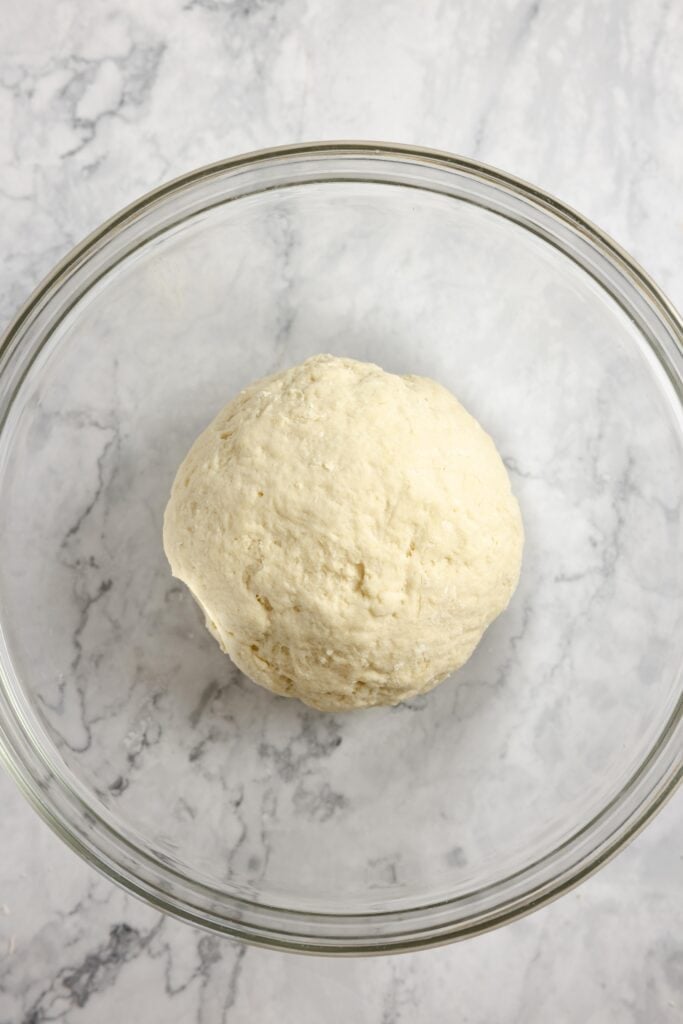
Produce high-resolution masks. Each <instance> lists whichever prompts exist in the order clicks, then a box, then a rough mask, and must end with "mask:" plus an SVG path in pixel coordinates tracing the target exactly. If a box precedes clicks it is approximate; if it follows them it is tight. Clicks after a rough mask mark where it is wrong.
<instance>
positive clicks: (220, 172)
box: [0, 141, 683, 955]
mask: <svg viewBox="0 0 683 1024" xmlns="http://www.w3.org/2000/svg"><path fill="white" fill-rule="evenodd" d="M305 157H311V158H317V159H326V160H330V161H333V160H334V159H335V158H341V157H355V158H358V159H360V160H362V159H364V158H366V159H368V160H375V161H377V160H379V161H382V160H383V159H385V160H387V161H397V162H398V163H403V164H408V165H409V164H417V165H421V166H423V167H428V168H431V169H432V170H434V169H435V168H438V169H440V170H442V171H444V170H445V171H451V172H457V173H460V174H462V175H465V176H468V177H469V178H472V179H474V180H476V181H478V182H483V183H485V184H487V185H488V186H489V187H493V189H497V190H499V191H501V192H504V193H506V194H507V195H512V196H514V197H516V198H518V199H521V200H522V201H523V202H525V203H527V204H529V205H531V206H532V207H534V208H535V209H536V210H540V211H541V212H544V213H546V214H550V215H551V216H552V217H553V218H554V219H555V220H557V221H559V222H560V223H561V224H562V225H563V226H564V227H566V228H569V230H570V232H572V233H573V234H574V235H578V236H579V237H580V238H581V239H582V240H583V241H584V242H586V243H588V245H589V247H590V248H591V249H592V250H597V252H598V253H599V254H601V255H602V256H603V257H604V258H606V260H607V262H608V263H609V264H611V265H612V266H613V267H615V268H616V269H617V270H618V271H619V272H620V273H621V274H622V275H623V276H624V277H625V278H626V279H627V280H628V281H629V282H630V284H631V285H632V286H633V287H634V288H635V290H636V291H637V293H638V294H639V296H640V297H641V298H642V299H644V301H645V303H646V305H647V306H648V307H649V308H650V309H651V310H654V312H655V313H656V314H657V316H658V318H659V319H660V320H661V321H662V322H663V323H664V324H665V325H667V327H668V330H669V332H670V335H671V337H672V338H673V340H674V345H675V351H676V354H677V357H678V356H679V355H683V320H682V319H681V317H680V315H679V314H678V312H677V311H676V309H675V308H674V306H673V305H672V303H671V302H670V301H669V300H668V299H667V298H666V296H665V295H664V294H663V293H662V291H661V290H660V289H659V288H658V286H657V285H656V284H655V283H654V282H653V281H652V279H651V278H650V277H649V275H648V274H647V273H646V272H645V271H644V270H643V269H642V268H641V267H640V266H639V264H638V263H637V262H636V261H635V260H633V259H632V257H631V256H630V255H629V254H628V253H627V252H626V251H625V250H624V249H622V248H621V246H619V245H618V244H617V243H616V242H615V241H614V240H613V239H612V238H611V237H610V236H609V235H607V234H606V233H605V232H603V231H602V230H601V229H599V228H598V227H596V226H595V225H594V224H593V223H592V222H591V221H589V220H588V219H586V218H585V217H583V216H582V215H581V214H579V213H577V212H576V211H575V210H573V209H572V208H571V207H569V206H568V205H566V204H565V203H563V202H561V201H560V200H558V199H556V198H555V197H553V196H552V195H550V194H548V193H546V192H545V191H543V190H541V189H539V188H537V187H536V186H535V185H532V184H530V183H528V182H525V181H524V180H523V179H520V178H517V177H515V176H513V175H510V174H508V173H506V172H504V171H501V170H498V169H496V168H494V167H491V166H489V165H487V164H483V163H481V162H479V161H477V160H473V159H470V158H466V157H460V156H456V155H453V154H450V153H447V152H443V151H440V150H434V149H427V148H423V147H418V146H411V145H398V144H392V143H385V142H369V141H357V142H354V141H325V142H309V143H298V144H295V145H288V146H278V147H273V148H267V149H260V150H256V151H254V152H250V153H246V154H243V155H239V156H235V157H231V158H228V159H225V160H220V161H217V162H215V163H211V164H208V165H206V166H203V167H199V168H197V169H196V170H194V171H190V172H188V173H186V174H183V175H180V176H178V177H176V178H174V179H172V180H171V181H170V182H168V183H165V184H162V185H160V186H158V187H157V188H155V189H152V190H151V191H149V192H147V193H145V194H144V195H143V196H141V197H140V198H138V199H136V200H135V201H134V202H132V203H130V204H129V205H128V206H126V207H124V208H123V209H122V210H120V211H119V212H118V213H116V214H114V216H112V217H110V218H109V219H108V220H106V221H105V222H104V223H103V224H102V225H100V226H99V227H98V228H96V229H95V230H94V231H93V232H91V233H90V234H89V235H88V236H87V237H86V238H85V239H84V240H83V241H82V242H80V243H79V244H78V245H76V246H75V247H74V248H73V249H71V251H70V252H68V253H67V254H66V255H65V257H64V258H63V259H62V260H61V261H59V262H58V263H57V264H56V265H55V267H54V268H53V269H52V270H51V271H50V273H49V274H48V275H47V276H46V277H45V278H44V279H43V280H42V282H41V283H40V284H39V285H38V286H37V287H36V288H35V290H34V291H33V292H32V294H31V295H30V296H29V298H28V299H27V301H26V302H25V303H24V305H23V306H22V307H21V308H20V310H19V311H18V313H17V314H16V316H15V317H14V319H13V320H12V321H11V322H10V324H9V326H8V327H7V329H6V331H5V332H4V334H3V335H2V338H1V339H0V376H1V375H2V373H3V370H4V368H5V366H6V365H7V361H8V359H9V357H10V356H11V354H12V352H13V350H14V346H15V344H16V343H19V344H20V342H21V333H22V331H23V329H24V327H25V325H26V324H28V323H29V322H30V321H31V319H32V318H33V317H34V315H35V314H36V312H37V311H38V310H40V309H42V308H45V307H46V306H47V304H48V303H49V301H50V300H51V298H52V297H53V296H54V294H55V293H57V292H58V291H59V288H60V286H61V285H62V284H63V283H64V282H65V281H66V280H68V278H69V276H70V275H71V274H72V272H73V271H74V270H75V268H77V267H78V266H80V265H81V263H82V261H83V260H84V259H86V258H87V257H88V256H89V255H91V254H92V253H93V251H94V250H96V249H101V247H102V246H103V244H106V242H107V241H108V240H110V239H112V238H113V237H115V236H116V234H117V233H118V232H119V231H120V230H121V229H123V227H124V226H125V225H128V224H130V223H131V222H133V221H134V220H135V219H136V218H137V217H138V216H140V215H141V214H143V213H145V212H147V211H148V210H149V209H150V208H151V207H152V206H158V205H159V204H161V203H163V202H164V201H165V200H168V199H170V198H171V197H173V196H175V195H177V194H179V193H181V192H183V191H186V190H190V189H192V188H193V187H194V186H196V185H197V184H198V183H200V182H203V181H205V180H207V179H209V178H211V177H218V178H222V177H224V176H226V175H230V174H232V173H234V172H240V171H244V170H247V169H253V168H256V167H258V166H259V165H264V164H268V163H273V162H277V163H279V164H282V165H286V164H287V162H288V161H297V160H300V159H301V158H305ZM323 180H328V181H329V180H340V179H339V177H336V178H335V179H330V178H326V179H323ZM254 191H255V192H259V191H261V190H259V189H255V190H254ZM565 255H567V254H565ZM584 269H585V268H584ZM614 297H615V296H612V298H614ZM652 347H653V348H654V346H652ZM655 354H656V356H657V359H658V362H659V363H660V365H661V366H663V368H664V369H665V370H666V372H667V374H668V375H669V377H670V378H671V379H672V381H673V383H674V385H675V387H676V390H677V392H678V395H679V398H681V397H683V374H681V373H679V372H678V370H676V371H675V374H674V376H672V370H671V367H670V366H669V365H668V364H667V363H666V362H665V361H663V360H662V358H661V354H660V353H659V352H657V351H656V350H655ZM20 386H21V383H20V382H19V383H18V384H17V388H16V389H15V393H16V390H17V389H18V388H19V387H20ZM0 429H2V424H1V423H0ZM682 726H683V697H682V696H680V695H679V699H678V701H677V703H676V706H675V707H674V708H673V711H672V714H671V716H670V718H669V720H668V722H667V724H666V726H665V727H664V729H663V730H662V731H661V733H660V735H659V737H658V739H657V741H656V742H655V744H654V745H653V746H652V748H651V750H650V751H649V753H648V755H647V757H646V758H645V760H644V761H643V762H642V763H641V764H640V765H639V766H638V768H637V770H636V771H635V772H634V774H633V775H632V776H631V777H630V779H629V780H628V782H627V783H626V784H625V785H624V787H623V788H622V790H621V791H620V793H619V794H618V795H617V796H616V797H614V799H613V800H611V801H609V802H608V803H607V804H606V805H605V806H604V807H602V808H601V809H600V811H599V812H598V813H597V814H596V815H594V816H593V818H591V820H590V821H589V822H587V823H585V824H584V825H583V826H582V827H581V828H580V829H579V830H578V831H576V832H574V833H573V834H572V836H571V837H569V839H567V840H566V842H565V843H562V844H561V845H560V846H559V847H556V848H555V849H553V850H552V851H551V852H550V853H548V854H544V855H543V857H542V858H540V860H539V861H538V862H537V864H538V863H543V862H549V861H551V860H552V859H553V858H555V857H556V855H557V854H558V852H560V851H561V850H562V849H563V848H564V847H569V845H570V844H572V843H575V842H576V841H577V840H578V839H580V837H581V834H582V833H586V832H588V831H590V829H591V828H592V827H593V826H594V825H595V822H596V821H597V820H601V819H603V818H604V817H605V815H606V814H607V813H608V812H609V810H610V808H611V807H612V805H613V804H616V802H617V801H619V800H620V799H621V798H622V796H623V794H624V793H625V792H626V790H627V789H629V787H630V791H632V789H633V786H634V784H635V783H638V782H642V781H643V779H644V778H645V777H646V775H647V772H648V770H650V769H652V767H653V765H654V764H655V761H656V758H657V756H658V755H659V754H661V752H662V750H664V749H666V750H669V749H670V748H671V746H672V744H673V754H674V756H673V758H672V760H671V762H670V763H668V764H667V765H666V766H665V770H664V771H663V772H662V774H661V775H660V776H659V777H658V778H657V779H656V781H655V782H654V783H653V784H652V785H651V788H650V789H649V790H648V792H647V793H646V794H645V796H644V797H643V798H642V799H641V800H640V802H639V803H637V804H636V806H635V807H632V808H631V810H630V812H629V813H628V814H627V815H626V817H625V818H624V819H623V821H621V822H620V823H619V824H618V826H617V827H616V828H615V829H613V831H611V832H610V833H609V834H607V835H606V836H604V837H603V839H602V841H601V842H599V843H598V845H597V846H595V847H593V848H592V849H590V850H589V851H588V852H587V853H584V854H583V855H581V856H580V857H579V858H578V859H577V860H576V861H575V862H573V863H571V864H570V865H569V866H566V867H565V868H564V869H563V870H561V871H560V872H558V873H557V874H556V875H554V876H551V877H548V878H546V879H545V880H543V879H542V880H541V881H540V882H538V883H537V884H535V885H531V886H527V887H526V888H524V889H523V890H521V891H520V892H518V893H517V894H514V893H513V894H512V895H509V896H508V897H507V898H506V899H503V900H502V902H500V903H499V904H496V905H495V906H493V907H492V908H489V909H488V910H487V909H485V910H483V911H479V912H475V913H473V914H472V915H470V916H469V917H465V918H463V919H458V920H453V919H452V915H450V918H449V914H448V909H449V908H451V909H453V908H454V907H455V905H456V904H460V905H462V901H463V899H465V898H466V897H468V896H471V895H473V894H472V893H468V894H466V896H465V897H463V896H462V895H460V896H457V897H454V898H449V899H443V900H439V901H436V902H431V903H427V904H424V903H420V904H419V905H415V906H412V905H411V907H410V908H408V909H404V910H388V911H368V912H366V913H356V912H354V913H350V914H341V913H329V912H316V911H312V910H309V909H304V910H300V909H299V910H297V909H295V908H283V907H280V906H276V907H271V906H268V905H266V904H263V903H258V902H255V901H253V900H249V899H246V898H243V897H241V896H238V895H235V894H231V895H230V897H229V899H228V897H226V894H225V893H223V892H221V891H220V890H217V889H212V888H211V887H210V886H208V885H205V884H204V883H202V882H198V881H196V880H192V879H188V878H187V876H186V875H184V874H183V873H182V872H181V871H179V870H178V869H176V868H175V867H174V865H173V864H172V863H171V862H170V861H167V860H166V859H163V860H162V859H161V858H160V857H157V856H155V855H154V854H153V853H150V852H149V851H147V850H143V849H141V848H140V847H139V846H138V845H136V844H135V843H133V842H131V841H130V840H129V839H128V838H127V837H126V836H125V835H123V833H122V832H120V831H117V830H116V829H115V828H113V827H112V826H111V825H110V824H109V823H108V822H107V821H106V820H105V819H104V818H102V817H101V816H100V815H99V814H98V812H97V810H96V809H95V808H93V807H92V806H90V805H89V803H88V801H87V799H85V796H84V793H80V792H79V791H78V789H77V788H76V787H74V786H73V785H72V784H71V783H70V782H69V779H68V778H67V777H66V776H65V775H63V774H62V773H61V772H60V771H59V768H58V766H57V770H55V767H56V766H55V765H54V763H51V762H49V761H48V759H47V758H46V757H45V756H44V755H43V753H42V751H41V750H40V749H39V748H38V747H37V745H36V744H35V743H33V742H32V730H31V727H30V723H28V722H27V720H26V719H25V716H24V714H23V713H22V710H21V708H20V707H18V705H17V703H16V701H15V700H14V699H13V697H12V691H11V683H10V682H9V680H8V679H6V678H5V675H4V672H3V670H2V667H1V666H0V760H2V761H3V762H4V763H5V766H6V767H7V768H8V770H9V772H10V774H11V775H12V776H13V777H14V778H15V780H16V781H17V783H18V784H19V787H20V788H21V790H22V791H23V792H24V794H25V796H26V797H27V798H28V800H29V801H30V803H31V804H32V805H33V806H34V808H35V809H36V810H37V811H38V813H39V814H40V815H41V817H43V819H44V820H45V821H46V822H47V824H48V825H50V827H51V828H52V829H53V830H54V831H55V832H56V833H57V834H58V835H59V836H61V838H62V839H63V840H65V842H66V843H67V844H68V845H69V846H71V847H72V849H74V850H75V851H76V852H77V853H78V854H79V855H80V856H81V857H82V858H83V859H84V860H85V861H86V862H87V863H89V864H91V865H92V866H93V867H95V868H97V869H98V870H99V871H100V872H101V873H103V874H104V875H105V876H107V877H108V878H110V879H111V880H113V881H115V882H117V883H118V884H119V885H121V886H122V887H123V888H124V889H126V890H127V891H129V892H131V893H133V894H135V895H137V896H139V897H140V898H142V899H143V900H145V901H146V902H147V903H149V904H151V905H152V906H154V907H155V908H157V909H159V910H162V911H163V912H165V913H169V914H172V915H173V916H175V917H178V918H181V919H183V920H186V921H189V922H190V923H193V924H195V925H199V926H201V927H204V928H208V929H210V930H213V931H217V932H220V933H222V934H225V935H229V936H231V937H232V938H235V939H239V940H242V941H247V942H249V943H251V944H255V945H262V946H267V947H270V948H279V949H287V950H295V951H298V952H307V953H316V954H320V953H333V954H346V955H359V954H364V953H389V952H402V951H407V950H415V949H420V948H426V947H428V946H434V945H441V944H444V943H446V942H449V941H453V940H455V939H460V938H465V937H467V936H470V935H474V934H479V933H481V932H483V931H487V930H490V929H491V928H494V927H497V926H499V925H502V924H505V923H508V922H510V921H513V920H515V919H516V918H518V917H520V916H523V915H524V914H526V913H529V912H530V911H532V910H534V909H536V908H538V907H540V906H542V905H544V904H545V903H548V902H549V901H551V900H553V899H555V898H557V897H558V896H559V895H561V894H562V893H563V892H565V891H567V890H568V889H570V888H572V887H573V886H575V885H577V884H579V883H580V882H581V881H583V880H584V879H585V878H587V877H588V876H589V875H590V874H592V873H593V872H594V871H596V870H597V869H598V868H599V867H600V866H601V865H602V864H604V863H605V862H606V861H607V860H609V859H610V858H611V857H612V856H614V855H615V854H616V853H617V852H618V851H619V850H620V849H622V848H623V846H625V845H626V844H627V843H628V842H629V841H630V840H631V839H632V838H633V837H634V836H635V835H637V834H638V832H639V831H640V830H641V829H642V828H643V827H644V826H645V824H646V823H647V822H648V821H649V820H650V818H651V817H652V816H653V815H654V814H655V813H656V812H657V811H658V810H659V808H660V807H661V806H662V805H663V804H664V802H665V801H666V800H667V799H668V798H669V797H670V796H671V795H672V793H673V792H674V790H675V789H676V787H677V785H678V784H679V783H680V782H681V780H682V779H683V756H682V755H681V749H680V748H681V746H682V745H683V744H682V743H681V742H680V740H681V738H682V737H683V728H682ZM676 747H678V756H676ZM60 801H61V803H60ZM74 815H77V816H80V820H77V818H75V817H74ZM141 859H142V862H143V867H144V870H142V871H141V870H140V860H141ZM537 864H530V865H525V867H524V868H523V869H521V870H520V871H519V872H516V873H515V874H513V875H511V876H508V877H507V878H505V879H503V880H499V881H497V882H495V883H493V884H492V885H491V886H488V887H486V889H487V891H493V890H495V889H496V888H500V887H501V886H504V885H505V884H506V883H509V882H510V881H511V880H514V879H515V878H517V877H518V876H519V877H521V876H526V875H527V874H528V873H529V872H530V871H532V870H533V868H534V867H535V866H537ZM217 897H218V900H217ZM217 902H219V903H220V904H221V906H220V907H219V908H217V907H216V903H217ZM226 907H227V911H228V912H227V913H226ZM386 926H389V927H388V928H387V927H386Z"/></svg>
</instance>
